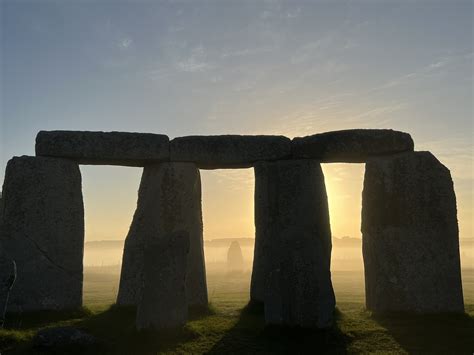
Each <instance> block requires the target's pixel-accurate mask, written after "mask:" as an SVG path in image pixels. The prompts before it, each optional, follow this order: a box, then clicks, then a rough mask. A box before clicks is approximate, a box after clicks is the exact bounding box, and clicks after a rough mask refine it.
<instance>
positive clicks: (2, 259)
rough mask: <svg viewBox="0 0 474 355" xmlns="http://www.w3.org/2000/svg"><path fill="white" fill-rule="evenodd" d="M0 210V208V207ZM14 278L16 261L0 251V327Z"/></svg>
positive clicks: (6, 309)
mask: <svg viewBox="0 0 474 355" xmlns="http://www.w3.org/2000/svg"><path fill="white" fill-rule="evenodd" d="M0 211H1V209H0ZM15 279H16V263H15V261H14V260H12V259H11V258H9V257H7V256H6V255H4V254H3V253H2V252H1V251H0V328H1V327H3V324H4V320H5V313H6V312H7V311H8V300H9V298H10V291H11V289H12V287H13V284H14V283H15Z"/></svg>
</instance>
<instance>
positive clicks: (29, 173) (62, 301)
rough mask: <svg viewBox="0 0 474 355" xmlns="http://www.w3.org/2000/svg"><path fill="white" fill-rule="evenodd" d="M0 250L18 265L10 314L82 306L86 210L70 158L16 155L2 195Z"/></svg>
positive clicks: (10, 165) (9, 168) (79, 177)
mask: <svg viewBox="0 0 474 355" xmlns="http://www.w3.org/2000/svg"><path fill="white" fill-rule="evenodd" d="M2 200H3V202H2V205H3V206H2V209H3V211H1V212H2V215H3V218H2V223H1V230H0V250H2V252H3V253H4V254H5V255H7V256H8V257H9V258H11V259H12V260H15V262H16V267H17V279H16V281H15V287H13V289H12V291H11V293H10V300H9V306H8V310H9V311H11V312H24V311H39V310H62V309H70V308H76V307H80V306H81V305H82V258H83V248H84V207H83V201H82V192H81V173H80V171H79V166H78V165H77V164H76V163H74V162H72V161H69V160H64V159H56V158H43V157H27V156H23V157H14V158H13V159H11V160H10V161H9V162H8V165H7V168H6V172H5V181H4V185H3V197H2Z"/></svg>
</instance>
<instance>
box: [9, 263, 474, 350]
mask: <svg viewBox="0 0 474 355" xmlns="http://www.w3.org/2000/svg"><path fill="white" fill-rule="evenodd" d="M117 272H118V270H117V269H114V268H105V267H103V268H88V269H86V273H85V279H84V303H85V305H86V309H84V310H81V311H76V312H71V313H59V314H58V313H42V314H34V315H23V316H22V317H13V316H10V317H9V318H8V319H7V329H5V330H2V331H0V348H1V353H2V354H23V353H36V350H35V349H34V348H33V347H32V346H31V339H32V337H33V335H34V334H35V332H36V331H37V330H38V329H40V328H43V327H48V326H55V325H74V326H77V327H80V328H83V329H85V330H86V331H88V332H89V333H91V334H93V335H95V336H96V337H97V338H98V339H99V340H100V341H99V343H98V344H97V345H94V346H91V347H88V348H82V349H81V348H76V349H68V348H66V349H58V350H57V352H56V353H58V354H64V353H67V354H69V353H72V354H82V353H84V354H154V353H158V352H159V353H193V354H199V353H210V354H233V353H269V354H270V353H271V354H275V353H287V354H302V353H312V354H314V353H341V354H344V353H426V354H433V353H438V354H472V353H473V351H474V318H473V317H474V271H472V270H471V271H467V272H464V273H463V285H464V295H465V302H466V312H467V314H465V315H437V316H407V315H405V316H401V315H398V316H391V317H384V318H380V317H374V316H372V315H371V314H370V313H369V312H367V311H365V310H364V290H363V277H362V274H361V273H359V272H343V271H339V272H337V271H336V272H334V273H333V282H334V287H335V291H336V297H337V308H338V310H337V315H336V317H337V322H336V325H335V326H334V327H333V328H332V329H329V330H325V331H318V332H315V331H305V332H302V331H296V330H295V331H288V330H282V329H266V328H265V327H264V322H263V317H262V314H261V310H259V309H252V308H246V305H247V302H248V294H249V278H250V275H249V273H233V274H225V273H216V272H214V273H209V274H208V286H209V297H210V301H211V311H210V312H208V313H207V314H193V315H192V317H191V318H192V319H191V320H190V321H189V322H188V323H187V325H186V327H185V328H184V329H182V330H176V331H170V332H167V333H160V334H157V333H137V332H135V330H134V315H135V314H134V310H133V309H130V308H117V307H110V306H111V304H112V303H113V302H114V299H115V295H116V292H117V286H118V273H117Z"/></svg>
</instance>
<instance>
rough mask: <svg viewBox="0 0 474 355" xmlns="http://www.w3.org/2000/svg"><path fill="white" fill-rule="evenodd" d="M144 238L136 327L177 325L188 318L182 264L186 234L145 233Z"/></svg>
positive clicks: (184, 261) (186, 250)
mask: <svg viewBox="0 0 474 355" xmlns="http://www.w3.org/2000/svg"><path fill="white" fill-rule="evenodd" d="M147 237H149V238H151V240H147V241H146V242H145V263H144V271H143V286H142V293H141V298H140V300H139V302H138V308H137V320H136V326H137V329H163V328H176V327H181V326H183V325H184V324H185V323H186V320H187V318H188V305H187V300H186V266H187V256H188V252H189V235H188V233H187V232H177V233H174V234H171V235H158V234H157V235H149V236H147Z"/></svg>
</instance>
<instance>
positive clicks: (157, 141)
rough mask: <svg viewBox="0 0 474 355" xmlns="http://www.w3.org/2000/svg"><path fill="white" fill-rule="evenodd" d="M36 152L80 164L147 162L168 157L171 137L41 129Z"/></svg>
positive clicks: (38, 154) (133, 163)
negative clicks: (72, 160)
mask: <svg viewBox="0 0 474 355" xmlns="http://www.w3.org/2000/svg"><path fill="white" fill-rule="evenodd" d="M36 155H37V156H50V157H60V158H69V159H74V160H76V161H77V162H79V163H80V164H92V165H98V164H102V165H128V166H144V165H146V164H150V163H157V162H161V161H167V160H169V139H168V137H167V136H165V135H162V134H152V133H127V132H89V131H40V132H39V133H38V135H37V136H36Z"/></svg>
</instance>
